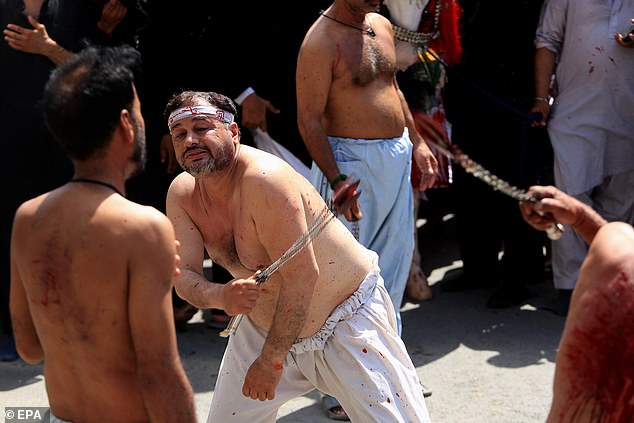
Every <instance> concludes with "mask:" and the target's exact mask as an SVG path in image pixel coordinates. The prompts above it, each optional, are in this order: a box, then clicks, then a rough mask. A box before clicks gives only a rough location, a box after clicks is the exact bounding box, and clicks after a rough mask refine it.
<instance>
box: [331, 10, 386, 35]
mask: <svg viewBox="0 0 634 423" xmlns="http://www.w3.org/2000/svg"><path fill="white" fill-rule="evenodd" d="M319 14H320V15H321V16H323V17H324V18H328V19H330V20H331V21H333V22H337V23H338V24H339V25H343V26H347V27H348V28H353V29H356V30H357V31H361V32H363V33H364V34H368V35H369V36H370V37H371V38H374V37H376V32H374V30H373V29H372V27H371V26H370V27H369V28H368V29H365V28H359V27H358V26H356V25H352V24H349V23H347V22H342V21H340V20H339V19H335V18H333V17H332V16H328V15H326V12H325V11H324V10H320V11H319Z"/></svg>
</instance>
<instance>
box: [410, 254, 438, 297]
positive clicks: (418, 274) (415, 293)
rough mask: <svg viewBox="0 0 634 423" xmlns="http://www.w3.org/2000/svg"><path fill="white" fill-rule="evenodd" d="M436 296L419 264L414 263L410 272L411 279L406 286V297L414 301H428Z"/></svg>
mask: <svg viewBox="0 0 634 423" xmlns="http://www.w3.org/2000/svg"><path fill="white" fill-rule="evenodd" d="M433 296H434V293H433V291H432V290H431V287H430V286H429V283H428V282H427V277H426V276H425V273H423V270H422V269H421V268H420V266H419V265H418V264H414V263H412V267H411V268H410V270H409V278H408V279H407V285H406V286H405V297H407V299H409V300H412V301H427V300H431V299H432V297H433Z"/></svg>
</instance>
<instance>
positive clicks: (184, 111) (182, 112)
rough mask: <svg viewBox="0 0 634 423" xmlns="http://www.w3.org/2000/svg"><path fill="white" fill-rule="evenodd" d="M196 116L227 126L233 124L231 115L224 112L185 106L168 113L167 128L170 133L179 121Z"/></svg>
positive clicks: (216, 109) (210, 108) (208, 107)
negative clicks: (215, 120)
mask: <svg viewBox="0 0 634 423" xmlns="http://www.w3.org/2000/svg"><path fill="white" fill-rule="evenodd" d="M198 115H200V116H207V117H210V118H213V119H217V120H219V121H221V122H225V123H229V124H231V123H233V113H229V112H226V111H224V110H222V109H218V108H216V107H214V106H187V107H181V108H180V109H176V110H174V111H173V112H172V113H170V117H169V119H168V120H167V126H169V128H170V132H172V127H173V126H174V124H175V123H176V122H178V121H179V120H182V119H186V118H188V117H192V116H198Z"/></svg>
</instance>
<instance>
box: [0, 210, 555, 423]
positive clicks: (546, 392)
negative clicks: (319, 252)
mask: <svg viewBox="0 0 634 423" xmlns="http://www.w3.org/2000/svg"><path fill="white" fill-rule="evenodd" d="M442 226H443V227H441V228H438V227H436V228H434V230H433V231H431V232H429V233H427V232H426V230H425V227H424V226H423V227H422V228H421V231H420V232H419V236H420V237H421V250H422V254H423V265H424V268H425V270H426V271H427V272H432V274H431V277H430V280H431V282H432V286H433V289H434V293H435V297H434V298H433V299H432V300H431V301H427V302H424V303H421V304H412V303H406V304H404V306H403V308H402V317H403V339H404V341H405V344H406V346H407V348H408V350H409V352H410V355H411V357H412V360H413V362H414V364H415V366H416V368H417V370H418V373H419V375H420V377H421V379H422V380H423V382H424V383H425V384H426V385H427V386H428V387H429V388H431V390H432V391H433V395H432V396H431V397H430V398H428V399H427V407H428V409H429V411H430V414H431V418H432V421H433V422H435V423H470V422H473V423H476V422H477V423H537V422H542V423H543V422H544V421H545V419H546V416H547V414H548V409H549V406H550V400H551V386H552V378H553V374H554V361H555V355H556V350H557V345H558V342H559V337H560V335H561V332H562V329H563V325H564V318H562V317H559V316H556V315H554V314H552V313H550V312H547V311H542V310H540V307H542V306H544V305H546V304H548V303H549V302H550V301H551V300H552V299H553V298H554V295H555V294H554V290H553V288H552V282H550V281H544V282H543V283H541V284H537V285H533V286H531V287H530V288H531V290H532V291H533V292H534V293H535V294H536V295H535V296H534V297H533V298H531V299H530V300H529V301H527V302H526V303H525V304H524V305H522V306H520V307H515V308H511V309H505V310H490V309H487V308H486V307H485V306H484V304H485V302H486V299H487V297H488V291H486V290H474V291H467V292H459V293H453V292H452V293H448V292H442V291H441V290H440V289H439V287H440V285H441V284H442V282H443V281H444V280H447V279H451V278H453V277H455V276H456V274H457V273H459V272H460V267H461V262H460V261H459V259H458V253H457V247H456V245H455V230H454V228H453V225H452V222H451V219H450V218H448V220H447V221H446V222H445V223H443V224H442ZM178 342H179V350H180V353H181V358H182V361H183V364H184V367H185V370H186V372H187V374H188V376H189V378H190V381H191V383H192V386H193V389H194V392H195V399H196V407H197V414H198V416H199V420H200V421H205V419H206V415H207V410H208V407H209V403H210V400H211V397H212V395H213V390H212V389H213V386H214V383H215V380H216V376H217V370H218V368H219V365H220V360H221V358H222V353H223V350H224V347H225V343H226V340H225V339H223V338H220V337H219V336H218V330H216V329H211V328H208V327H207V326H206V324H205V323H204V322H203V320H202V318H201V313H200V312H199V313H198V314H197V315H196V316H194V318H193V319H192V320H191V321H190V323H189V325H188V328H187V331H186V332H181V333H179V334H178ZM47 405H48V402H47V399H46V393H45V390H44V378H43V375H42V367H41V366H29V365H27V364H26V363H24V362H22V361H17V362H13V363H0V409H2V410H4V407H16V406H29V407H36V406H47ZM278 421H279V422H282V423H299V422H302V423H306V422H315V423H322V422H323V423H326V422H331V421H332V420H329V419H327V418H326V417H325V416H324V414H323V413H322V411H321V409H320V406H319V402H318V394H317V393H316V392H312V393H310V394H308V395H306V396H303V397H300V398H297V399H295V400H293V401H291V402H289V403H287V404H286V405H285V406H284V407H282V408H281V409H280V412H279V414H278ZM364 423H365V422H364Z"/></svg>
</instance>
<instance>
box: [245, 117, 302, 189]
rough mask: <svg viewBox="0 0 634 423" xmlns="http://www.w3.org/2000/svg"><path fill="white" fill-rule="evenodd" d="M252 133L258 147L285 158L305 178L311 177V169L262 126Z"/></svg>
mask: <svg viewBox="0 0 634 423" xmlns="http://www.w3.org/2000/svg"><path fill="white" fill-rule="evenodd" d="M251 135H252V136H253V140H254V141H255V145H256V147H257V148H258V149H260V150H263V151H266V152H268V153H271V154H274V155H276V156H277V157H279V158H281V159H282V160H285V161H286V163H288V164H290V165H291V166H292V167H293V169H295V170H296V171H297V172H298V173H299V174H301V175H302V176H303V177H304V178H306V179H309V178H310V169H309V168H308V166H306V165H305V164H304V163H303V162H302V161H301V160H300V159H298V158H297V156H295V155H294V154H293V153H291V152H290V151H289V150H288V149H287V148H286V147H284V146H283V145H282V144H280V143H279V142H277V141H275V140H274V139H273V138H271V136H270V135H269V134H268V132H264V131H263V130H261V129H260V128H256V129H255V130H251Z"/></svg>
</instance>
